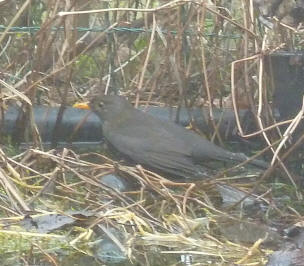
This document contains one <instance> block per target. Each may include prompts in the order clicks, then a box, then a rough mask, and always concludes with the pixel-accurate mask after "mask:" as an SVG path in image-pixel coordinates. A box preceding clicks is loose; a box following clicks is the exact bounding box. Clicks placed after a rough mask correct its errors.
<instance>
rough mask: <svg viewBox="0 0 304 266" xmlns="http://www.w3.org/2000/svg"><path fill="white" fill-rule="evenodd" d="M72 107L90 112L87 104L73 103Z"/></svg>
mask: <svg viewBox="0 0 304 266" xmlns="http://www.w3.org/2000/svg"><path fill="white" fill-rule="evenodd" d="M73 107H74V108H78V109H85V110H91V108H90V106H89V102H83V103H75V104H73Z"/></svg>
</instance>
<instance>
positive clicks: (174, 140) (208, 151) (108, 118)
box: [89, 95, 268, 179]
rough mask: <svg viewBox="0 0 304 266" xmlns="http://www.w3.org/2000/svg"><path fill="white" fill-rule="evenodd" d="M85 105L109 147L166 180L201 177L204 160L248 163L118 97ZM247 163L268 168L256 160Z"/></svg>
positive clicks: (244, 159) (203, 174) (107, 96)
mask: <svg viewBox="0 0 304 266" xmlns="http://www.w3.org/2000/svg"><path fill="white" fill-rule="evenodd" d="M89 106H90V108H91V109H92V110H93V112H95V113H96V114H97V115H98V116H99V118H100V119H101V121H102V130H103V135H104V137H105V139H106V141H107V142H108V143H110V145H112V146H113V147H114V148H115V149H116V150H118V151H119V152H120V153H121V154H123V155H124V156H127V157H128V158H129V159H131V160H132V161H134V162H135V163H139V164H142V165H143V166H146V167H147V168H150V169H151V170H155V171H158V172H162V173H165V174H168V175H169V177H173V178H182V179H184V178H189V179H197V178H203V177H206V176H207V174H206V171H205V168H204V167H207V168H208V161H214V160H218V161H224V162H228V161H233V162H243V161H246V160H248V157H247V156H245V155H244V154H241V153H232V152H229V151H227V150H225V149H223V148H221V147H219V146H217V145H215V144H213V143H212V142H210V141H208V140H206V139H204V138H202V137H201V136H199V135H198V134H196V133H194V132H192V131H190V130H188V129H185V128H183V127H181V126H179V125H176V124H174V123H173V122H167V121H162V120H159V119H157V118H155V117H153V116H151V115H149V114H147V113H144V112H142V111H140V110H137V109H135V108H134V107H133V106H132V105H131V104H130V103H129V102H128V101H127V100H126V99H125V98H123V97H121V96H117V95H103V96H97V97H95V98H93V99H92V100H91V101H90V104H89ZM249 164H251V165H255V166H257V167H260V168H267V167H268V164H267V163H265V162H264V161H260V160H252V161H250V162H249ZM203 166H204V167H203Z"/></svg>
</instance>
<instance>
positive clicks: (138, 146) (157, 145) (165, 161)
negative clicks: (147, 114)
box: [104, 127, 204, 178]
mask: <svg viewBox="0 0 304 266" xmlns="http://www.w3.org/2000/svg"><path fill="white" fill-rule="evenodd" d="M139 131H140V133H141V134H140V136H139V137H137V136H138V132H139ZM120 132H124V134H121V133H116V131H115V130H114V131H112V132H111V129H109V128H105V130H104V133H105V134H106V138H107V140H108V142H110V144H112V145H113V146H114V147H115V148H116V149H117V150H118V151H119V152H121V153H122V154H124V155H126V156H128V157H129V158H131V159H132V160H134V161H135V162H138V163H140V164H143V165H146V166H148V167H151V168H153V169H156V170H159V171H163V172H167V173H170V174H172V175H174V176H180V177H191V178H193V177H194V178H195V177H202V176H204V171H202V168H201V167H199V166H197V165H195V164H194V163H193V161H192V154H191V147H188V146H186V145H185V143H184V142H182V141H180V140H179V139H176V138H175V137H174V135H172V134H171V133H170V132H168V131H166V130H161V129H160V128H158V129H157V130H154V131H153V129H151V128H150V129H144V128H143V127H140V128H136V127H128V128H127V131H124V130H121V131H120ZM136 133H137V134H136Z"/></svg>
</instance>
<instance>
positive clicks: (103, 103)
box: [74, 95, 132, 120]
mask: <svg viewBox="0 0 304 266" xmlns="http://www.w3.org/2000/svg"><path fill="white" fill-rule="evenodd" d="M74 106H75V107H77V108H83V109H90V110H92V111H93V112H94V113H95V114H96V115H98V116H99V117H100V118H101V119H102V120H110V119H115V118H116V117H119V116H120V115H122V114H123V113H124V112H125V111H126V110H127V109H129V108H132V105H131V104H130V103H129V102H128V101H127V100H126V99H125V98H124V97H122V96H118V95H99V96H95V97H92V99H91V100H90V102H89V103H88V104H87V103H86V104H81V105H79V104H77V105H74Z"/></svg>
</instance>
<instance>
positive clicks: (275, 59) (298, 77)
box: [265, 51, 304, 120]
mask: <svg viewBox="0 0 304 266" xmlns="http://www.w3.org/2000/svg"><path fill="white" fill-rule="evenodd" d="M265 65H266V71H267V73H268V74H269V77H270V78H271V79H272V82H273V85H274V93H273V105H274V108H276V109H278V111H279V113H280V118H281V120H285V119H290V118H293V117H294V116H295V115H296V114H297V113H298V112H299V111H300V110H301V107H302V99H303V94H304V51H298V52H276V53H273V54H270V55H268V56H266V57H265Z"/></svg>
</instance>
